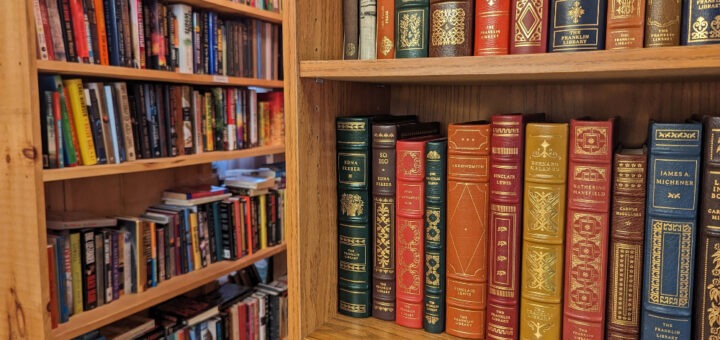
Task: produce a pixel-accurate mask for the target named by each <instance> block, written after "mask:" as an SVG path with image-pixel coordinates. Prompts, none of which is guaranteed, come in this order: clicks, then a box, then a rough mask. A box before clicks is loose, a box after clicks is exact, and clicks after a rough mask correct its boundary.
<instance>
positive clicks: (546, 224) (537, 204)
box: [528, 190, 560, 233]
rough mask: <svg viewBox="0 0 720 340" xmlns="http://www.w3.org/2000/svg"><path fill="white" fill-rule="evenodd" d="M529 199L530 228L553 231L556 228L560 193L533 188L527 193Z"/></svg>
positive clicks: (555, 230)
mask: <svg viewBox="0 0 720 340" xmlns="http://www.w3.org/2000/svg"><path fill="white" fill-rule="evenodd" d="M528 198H529V199H530V206H529V208H530V215H531V216H532V219H531V222H530V223H529V226H530V230H532V231H541V232H548V233H555V232H557V230H558V226H557V223H556V221H555V220H556V218H557V215H558V209H557V208H558V204H559V200H560V195H559V194H558V193H556V192H553V191H538V190H533V191H530V192H529V193H528Z"/></svg>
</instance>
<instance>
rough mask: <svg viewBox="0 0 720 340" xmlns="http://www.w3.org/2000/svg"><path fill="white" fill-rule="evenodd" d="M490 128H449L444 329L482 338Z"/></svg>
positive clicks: (486, 125)
mask: <svg viewBox="0 0 720 340" xmlns="http://www.w3.org/2000/svg"><path fill="white" fill-rule="evenodd" d="M489 163H490V124H489V122H486V121H479V122H470V123H461V124H450V125H449V126H448V166H447V169H448V176H447V183H448V184H447V209H448V211H447V213H448V219H447V291H446V298H445V302H446V321H445V331H446V332H447V333H448V334H450V335H455V336H462V337H465V338H474V339H481V338H483V337H484V336H485V311H486V300H485V298H486V292H487V242H488V241H487V235H488V228H487V220H488V204H489V197H488V196H489V193H490V190H489V188H488V186H489V184H488V181H489V172H490V164H489Z"/></svg>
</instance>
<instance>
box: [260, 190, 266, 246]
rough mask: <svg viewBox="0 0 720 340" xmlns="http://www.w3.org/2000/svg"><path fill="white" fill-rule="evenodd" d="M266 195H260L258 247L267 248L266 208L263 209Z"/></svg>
mask: <svg viewBox="0 0 720 340" xmlns="http://www.w3.org/2000/svg"><path fill="white" fill-rule="evenodd" d="M266 197H267V196H266V195H262V196H260V199H259V202H260V203H258V204H260V209H258V210H259V211H260V216H259V217H260V249H265V248H267V210H266V209H265V200H266Z"/></svg>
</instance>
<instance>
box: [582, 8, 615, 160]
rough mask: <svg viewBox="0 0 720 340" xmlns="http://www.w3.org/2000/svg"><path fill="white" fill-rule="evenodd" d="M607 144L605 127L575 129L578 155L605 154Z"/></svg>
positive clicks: (608, 142)
mask: <svg viewBox="0 0 720 340" xmlns="http://www.w3.org/2000/svg"><path fill="white" fill-rule="evenodd" d="M575 4H576V5H578V4H579V2H577V1H575ZM580 10H582V8H581V9H580ZM583 13H584V11H583ZM575 23H577V22H575ZM608 145H610V141H609V138H608V129H607V128H604V127H597V126H582V127H577V128H576V129H575V152H576V153H578V154H580V155H589V156H593V155H606V154H607V153H608Z"/></svg>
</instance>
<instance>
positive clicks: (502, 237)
mask: <svg viewBox="0 0 720 340" xmlns="http://www.w3.org/2000/svg"><path fill="white" fill-rule="evenodd" d="M336 131H337V173H338V177H337V200H338V211H337V214H338V220H337V221H338V229H337V232H338V311H339V312H340V313H341V314H344V315H349V316H353V317H369V316H373V317H376V318H379V319H382V320H394V321H395V322H396V323H397V324H400V325H402V326H406V327H411V328H424V329H425V331H427V332H431V333H441V332H443V331H444V332H447V333H448V334H451V335H455V336H459V337H465V338H476V339H482V338H488V339H517V338H518V337H519V338H522V339H560V338H561V337H562V338H563V339H605V338H633V337H634V338H637V337H641V338H642V339H665V338H667V339H669V338H673V339H689V338H690V335H691V332H692V334H695V335H697V336H700V337H701V338H702V339H708V337H710V336H717V335H718V334H719V333H720V325H719V324H718V317H717V315H718V312H720V227H719V226H718V224H717V223H716V221H720V146H719V145H718V143H719V142H718V141H720V117H710V116H704V117H695V118H694V120H690V121H688V122H687V123H659V122H650V123H649V129H648V137H647V145H643V146H640V147H639V148H627V147H623V146H622V145H620V143H618V142H617V139H618V138H617V136H618V135H619V133H618V132H619V124H618V121H617V120H616V119H609V120H576V119H573V120H571V121H570V122H569V124H568V123H548V122H545V117H544V115H542V114H530V115H520V114H510V115H495V116H492V118H491V120H490V121H477V122H468V123H458V124H450V125H449V126H448V127H447V137H441V135H442V134H444V132H445V131H441V125H440V124H439V123H437V122H430V123H428V122H425V123H422V122H418V121H417V117H415V116H363V117H340V118H337V121H336ZM701 183H702V185H701ZM696 238H697V240H696Z"/></svg>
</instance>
